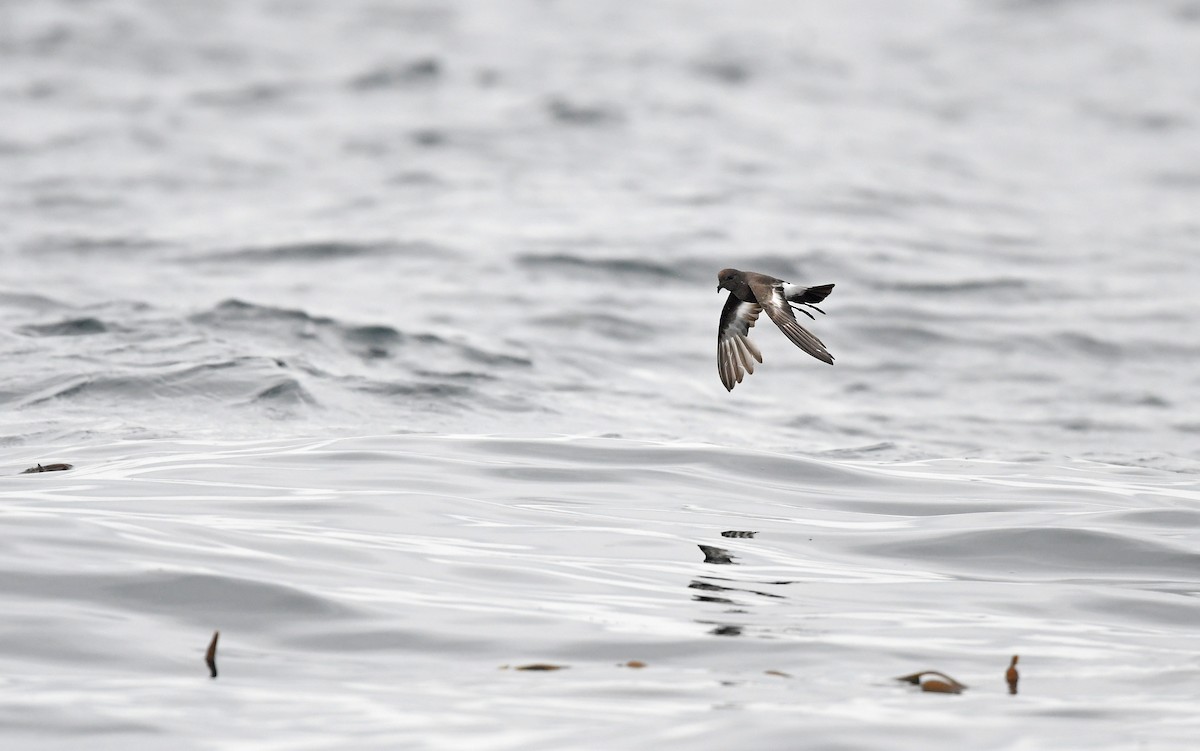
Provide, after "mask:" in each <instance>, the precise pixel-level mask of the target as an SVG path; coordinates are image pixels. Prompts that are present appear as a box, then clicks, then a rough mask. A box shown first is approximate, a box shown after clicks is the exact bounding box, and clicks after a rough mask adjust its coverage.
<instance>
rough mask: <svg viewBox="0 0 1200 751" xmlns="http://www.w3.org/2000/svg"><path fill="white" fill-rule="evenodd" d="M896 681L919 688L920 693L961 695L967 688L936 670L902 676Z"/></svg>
mask: <svg viewBox="0 0 1200 751" xmlns="http://www.w3.org/2000/svg"><path fill="white" fill-rule="evenodd" d="M943 679H944V680H943ZM896 680H898V681H904V682H905V683H911V684H913V685H914V686H920V687H921V690H922V691H929V692H931V693H935V694H961V693H962V692H963V690H964V689H965V688H966V687H967V684H965V683H959V682H958V681H956V680H954V679H953V678H951V677H950V676H948V675H946V674H945V673H940V672H938V671H936V670H922V671H921V672H919V673H913V674H912V675H902V676H900V677H899V678H897V679H896Z"/></svg>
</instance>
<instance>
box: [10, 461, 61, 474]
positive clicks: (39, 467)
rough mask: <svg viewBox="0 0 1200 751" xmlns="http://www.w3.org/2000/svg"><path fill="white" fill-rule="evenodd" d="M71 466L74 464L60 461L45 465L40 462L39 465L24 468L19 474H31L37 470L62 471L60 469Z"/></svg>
mask: <svg viewBox="0 0 1200 751" xmlns="http://www.w3.org/2000/svg"><path fill="white" fill-rule="evenodd" d="M73 466H74V465H71V464H62V463H59V464H46V465H41V464H39V465H37V466H36V467H30V468H29V469H27V470H25V471H24V472H22V473H21V474H23V475H31V474H37V473H38V472H62V471H64V470H68V469H71V468H73Z"/></svg>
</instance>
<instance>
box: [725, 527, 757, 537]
mask: <svg viewBox="0 0 1200 751" xmlns="http://www.w3.org/2000/svg"><path fill="white" fill-rule="evenodd" d="M756 534H758V533H757V532H743V531H741V530H739V529H731V530H728V531H726V532H722V533H721V537H754V536H755V535H756Z"/></svg>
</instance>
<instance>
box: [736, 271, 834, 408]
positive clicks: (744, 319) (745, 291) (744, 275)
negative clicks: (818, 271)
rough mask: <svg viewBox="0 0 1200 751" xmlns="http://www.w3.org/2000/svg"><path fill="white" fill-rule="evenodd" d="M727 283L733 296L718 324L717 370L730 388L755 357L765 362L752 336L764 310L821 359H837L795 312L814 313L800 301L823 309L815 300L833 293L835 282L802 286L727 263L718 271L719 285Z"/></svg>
mask: <svg viewBox="0 0 1200 751" xmlns="http://www.w3.org/2000/svg"><path fill="white" fill-rule="evenodd" d="M722 289H727V290H729V299H728V300H726V301H725V307H724V308H723V309H722V310H721V324H720V326H719V327H718V328H717V372H719V373H720V374H721V383H723V384H725V388H726V389H727V390H729V391H733V387H734V386H736V385H737V384H739V383H741V382H742V377H743V376H744V375H745V372H746V371H748V372H750V373H753V372H754V361H755V360H758V361H759V362H762V353H761V352H759V351H758V347H757V346H755V344H754V342H752V341H750V336H749V334H750V328H751V327H752V326H754V322H755V321H757V320H758V314H759V313H761V312H762V311H764V310H765V311H767V317H768V318H770V319H771V320H772V321H774V322H775V325H776V326H778V327H779V330H780V331H782V332H783V334H784V336H786V337H787V338H788V339H791V340H792V343H793V344H795V345H796V346H797V347H799V348H800V349H802V350H804V351H805V352H807V353H808V354H810V355H812V356H813V357H815V358H817V359H818V360H820V361H822V362H827V363H829V364H830V365H832V364H833V355H831V354H829V352H827V351H826V350H825V345H824V344H823V343H822V342H821V340H820V339H818V338H817V337H815V336H813V335H812V333H811V332H809V331H808V329H806V328H804V327H803V326H801V325H800V324H799V323H798V322H797V321H796V316H795V314H794V313H792V310H798V311H800V312H801V313H803V314H804V315H806V316H808V317H809V318H813V314H812V313H809V312H808V311H807V310H805V309H804V307H799V306H805V307H808V308H812V309H813V310H815V311H817V312H818V313H821V314H824V313H825V311H823V310H821V309H820V308H818V307H817V306H816V305H814V303H819V302H821V301H822V300H824V299H825V298H826V297H829V293H830V292H832V291H833V285H832V284H822V285H819V286H816V287H801V286H800V285H798V284H792V283H791V282H785V281H783V280H782V279H776V278H775V277H773V276H767V275H766V274H756V273H754V272H753V271H738V270H737V269H722V270H721V272H720V273H719V274H717V291H718V292H720V291H721V290H722Z"/></svg>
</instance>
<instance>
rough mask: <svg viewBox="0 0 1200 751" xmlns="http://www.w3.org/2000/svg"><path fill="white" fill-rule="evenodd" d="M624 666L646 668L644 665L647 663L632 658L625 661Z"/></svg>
mask: <svg viewBox="0 0 1200 751" xmlns="http://www.w3.org/2000/svg"><path fill="white" fill-rule="evenodd" d="M624 667H627V668H644V667H646V663H644V662H642V661H641V660H630V661H629V662H627V663H625V665H624Z"/></svg>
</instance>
